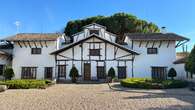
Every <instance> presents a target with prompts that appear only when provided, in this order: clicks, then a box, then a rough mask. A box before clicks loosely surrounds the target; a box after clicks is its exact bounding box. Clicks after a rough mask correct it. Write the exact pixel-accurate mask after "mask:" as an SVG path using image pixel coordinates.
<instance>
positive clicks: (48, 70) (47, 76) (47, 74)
mask: <svg viewBox="0 0 195 110" xmlns="http://www.w3.org/2000/svg"><path fill="white" fill-rule="evenodd" d="M52 74H53V68H52V67H45V79H50V80H51V79H52Z"/></svg>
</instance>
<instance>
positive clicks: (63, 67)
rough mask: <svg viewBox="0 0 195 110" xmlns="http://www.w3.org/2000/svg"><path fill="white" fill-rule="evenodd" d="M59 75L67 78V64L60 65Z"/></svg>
mask: <svg viewBox="0 0 195 110" xmlns="http://www.w3.org/2000/svg"><path fill="white" fill-rule="evenodd" d="M58 77H65V78H66V65H58Z"/></svg>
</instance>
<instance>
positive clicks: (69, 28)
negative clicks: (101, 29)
mask: <svg viewBox="0 0 195 110" xmlns="http://www.w3.org/2000/svg"><path fill="white" fill-rule="evenodd" d="M91 23H98V24H100V25H103V26H106V27H107V31H109V32H112V33H114V34H116V35H117V41H118V42H120V41H123V40H124V33H153V32H159V31H160V29H159V28H158V26H157V25H155V24H154V23H152V22H147V21H145V20H141V19H138V18H137V17H136V16H133V15H131V14H126V13H116V14H114V15H112V16H94V17H89V18H86V19H80V20H74V21H69V22H68V23H67V25H66V27H65V30H64V33H65V34H66V35H68V36H71V35H73V34H75V33H77V32H80V31H82V27H83V26H85V25H88V24H91Z"/></svg>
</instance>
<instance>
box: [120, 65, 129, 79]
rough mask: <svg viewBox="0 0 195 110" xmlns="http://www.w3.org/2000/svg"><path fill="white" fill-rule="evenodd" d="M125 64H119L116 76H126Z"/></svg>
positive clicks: (122, 77) (121, 77)
mask: <svg viewBox="0 0 195 110" xmlns="http://www.w3.org/2000/svg"><path fill="white" fill-rule="evenodd" d="M126 74H127V73H126V66H119V67H118V78H119V79H124V78H126Z"/></svg>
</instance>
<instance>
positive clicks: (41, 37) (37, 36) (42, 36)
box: [4, 33, 59, 41]
mask: <svg viewBox="0 0 195 110" xmlns="http://www.w3.org/2000/svg"><path fill="white" fill-rule="evenodd" d="M58 37H59V34H56V33H20V34H16V35H14V36H11V37H7V38H5V39H4V40H7V41H55V40H56V39H57V38H58Z"/></svg>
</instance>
